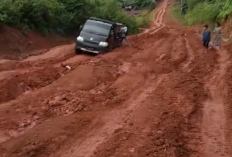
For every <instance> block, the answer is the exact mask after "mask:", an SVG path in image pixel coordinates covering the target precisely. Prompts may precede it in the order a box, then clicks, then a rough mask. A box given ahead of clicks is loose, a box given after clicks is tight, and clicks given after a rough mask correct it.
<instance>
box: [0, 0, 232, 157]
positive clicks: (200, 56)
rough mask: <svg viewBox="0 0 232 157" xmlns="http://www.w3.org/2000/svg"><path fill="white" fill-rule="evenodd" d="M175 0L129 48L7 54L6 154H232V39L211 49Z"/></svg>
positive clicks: (1, 86)
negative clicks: (182, 17)
mask: <svg viewBox="0 0 232 157" xmlns="http://www.w3.org/2000/svg"><path fill="white" fill-rule="evenodd" d="M169 3H171V0H170V1H168V0H164V1H163V2H162V3H160V4H159V6H158V8H157V12H156V14H155V15H154V23H153V24H152V26H151V28H150V29H147V30H145V31H144V32H143V33H141V34H139V35H134V36H130V37H129V40H130V41H131V45H132V46H131V47H127V46H126V45H123V46H122V47H121V48H118V49H115V50H114V51H113V52H111V53H108V54H105V55H99V56H91V55H75V54H74V49H73V48H74V45H73V44H71V45H65V46H59V47H55V48H53V49H51V50H49V51H48V52H46V53H43V54H41V55H37V56H31V57H29V58H27V59H24V60H22V61H12V60H11V61H10V60H1V61H0V95H1V96H0V115H1V116H0V156H1V157H116V156H118V157H230V156H232V153H231V141H232V131H231V130H232V128H231V122H232V119H231V114H232V110H231V105H232V104H231V102H232V95H231V93H232V91H231V89H232V88H231V87H232V71H231V69H232V68H231V67H232V63H231V56H230V53H229V52H230V48H229V47H225V48H223V49H222V50H221V51H219V52H217V51H215V50H208V51H207V52H206V51H205V49H204V48H203V47H202V45H201V43H200V39H199V36H197V35H196V34H195V32H194V31H192V30H189V29H187V28H185V27H183V26H180V25H179V24H178V22H176V21H175V20H173V19H172V18H170V17H171V16H170V9H171V8H170V7H171V5H168V4H169Z"/></svg>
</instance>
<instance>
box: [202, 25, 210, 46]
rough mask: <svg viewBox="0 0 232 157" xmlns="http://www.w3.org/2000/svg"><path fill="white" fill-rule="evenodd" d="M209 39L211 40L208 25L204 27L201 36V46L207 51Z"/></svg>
mask: <svg viewBox="0 0 232 157" xmlns="http://www.w3.org/2000/svg"><path fill="white" fill-rule="evenodd" d="M210 39H211V32H210V30H209V29H208V25H205V26H204V31H203V34H202V41H203V46H204V47H206V48H207V49H208V48H209V42H210Z"/></svg>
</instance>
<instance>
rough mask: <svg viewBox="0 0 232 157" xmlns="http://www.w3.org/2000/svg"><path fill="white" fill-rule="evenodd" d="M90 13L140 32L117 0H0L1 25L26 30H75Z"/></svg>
mask: <svg viewBox="0 0 232 157" xmlns="http://www.w3.org/2000/svg"><path fill="white" fill-rule="evenodd" d="M141 1H142V0H141ZM90 16H94V17H99V18H104V19H107V20H113V21H118V22H122V23H124V24H126V25H127V26H128V28H129V33H136V32H137V31H138V25H137V23H136V20H135V19H134V18H132V17H130V16H127V15H126V13H125V12H124V11H123V10H122V7H121V4H120V3H119V2H118V1H116V0H0V25H3V24H6V25H10V26H13V27H16V28H19V29H23V30H25V31H27V30H32V31H39V32H41V33H44V34H48V33H51V32H56V33H63V34H67V33H75V32H76V31H77V30H78V28H79V26H80V24H82V23H83V22H84V21H85V20H86V19H87V18H88V17H90Z"/></svg>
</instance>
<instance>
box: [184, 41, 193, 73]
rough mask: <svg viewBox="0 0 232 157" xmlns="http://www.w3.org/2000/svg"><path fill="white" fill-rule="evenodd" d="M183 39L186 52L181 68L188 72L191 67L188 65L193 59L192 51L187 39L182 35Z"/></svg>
mask: <svg viewBox="0 0 232 157" xmlns="http://www.w3.org/2000/svg"><path fill="white" fill-rule="evenodd" d="M184 41H185V46H186V53H187V57H186V58H187V59H186V62H185V63H184V64H183V70H184V71H187V72H190V71H191V68H190V67H189V66H190V64H192V62H193V60H194V52H193V49H192V48H191V46H190V45H189V41H188V39H187V38H186V37H184Z"/></svg>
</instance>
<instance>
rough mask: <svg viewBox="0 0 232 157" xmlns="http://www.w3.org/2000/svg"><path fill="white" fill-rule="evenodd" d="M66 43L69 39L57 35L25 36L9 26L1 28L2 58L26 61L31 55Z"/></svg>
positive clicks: (32, 33)
mask: <svg viewBox="0 0 232 157" xmlns="http://www.w3.org/2000/svg"><path fill="white" fill-rule="evenodd" d="M64 43H67V39H65V38H62V37H59V36H56V35H49V36H46V37H45V36H42V35H40V34H39V33H34V32H29V33H27V34H25V33H23V32H21V31H19V30H17V29H14V28H11V27H7V26H2V27H1V28H0V57H1V58H6V59H24V58H26V57H28V56H31V55H38V54H42V53H44V52H46V51H47V50H48V49H50V48H52V47H54V46H57V45H61V44H64ZM31 51H33V52H31ZM29 52H30V53H29Z"/></svg>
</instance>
